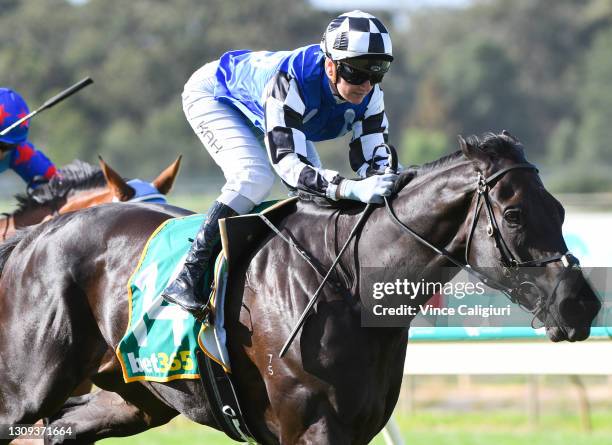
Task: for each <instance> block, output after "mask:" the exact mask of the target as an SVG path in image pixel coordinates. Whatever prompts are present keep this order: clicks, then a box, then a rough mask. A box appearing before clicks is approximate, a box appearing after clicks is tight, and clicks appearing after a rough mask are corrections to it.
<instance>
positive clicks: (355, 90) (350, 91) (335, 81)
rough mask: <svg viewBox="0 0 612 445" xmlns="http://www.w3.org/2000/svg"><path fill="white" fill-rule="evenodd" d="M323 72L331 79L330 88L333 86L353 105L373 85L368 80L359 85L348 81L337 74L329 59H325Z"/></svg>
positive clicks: (361, 98)
mask: <svg viewBox="0 0 612 445" xmlns="http://www.w3.org/2000/svg"><path fill="white" fill-rule="evenodd" d="M325 73H326V74H327V77H328V78H329V79H330V81H331V85H332V88H335V89H336V92H337V93H338V94H339V95H340V96H341V97H342V98H343V99H344V100H346V101H347V102H350V103H352V104H353V105H359V104H360V103H361V102H363V100H364V99H365V98H366V96H367V95H368V94H370V91H372V88H373V85H372V84H371V83H370V81H369V80H366V81H365V82H363V83H361V84H359V85H353V84H351V83H348V82H347V81H346V80H344V79H343V78H342V77H341V76H338V72H337V68H336V64H335V63H334V62H333V61H332V60H331V59H325Z"/></svg>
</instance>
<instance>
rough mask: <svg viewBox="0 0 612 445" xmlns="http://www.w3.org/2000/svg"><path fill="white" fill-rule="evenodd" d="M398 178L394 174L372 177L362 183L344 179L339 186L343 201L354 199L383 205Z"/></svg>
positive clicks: (339, 193) (339, 194)
mask: <svg viewBox="0 0 612 445" xmlns="http://www.w3.org/2000/svg"><path fill="white" fill-rule="evenodd" d="M397 178H398V176H397V175H395V174H392V173H386V174H384V175H375V176H370V177H369V178H366V179H363V180H361V181H353V180H350V179H343V180H342V182H341V183H340V185H339V186H338V196H339V197H340V198H341V199H352V200H353V201H361V202H365V203H374V204H381V203H382V202H383V196H389V195H390V194H391V191H392V190H393V184H395V181H397Z"/></svg>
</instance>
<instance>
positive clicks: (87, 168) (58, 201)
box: [0, 156, 181, 240]
mask: <svg viewBox="0 0 612 445" xmlns="http://www.w3.org/2000/svg"><path fill="white" fill-rule="evenodd" d="M180 163H181V156H179V157H178V158H177V159H176V160H175V161H174V162H173V163H172V164H170V166H168V167H167V168H166V169H165V170H164V171H162V172H161V173H160V174H159V175H158V176H157V178H155V179H154V180H153V182H151V183H150V186H151V189H156V190H157V191H158V192H159V194H161V195H166V194H167V193H168V192H169V191H170V189H171V188H172V185H173V184H174V180H175V179H176V176H177V175H178V172H179V169H180ZM158 196H159V195H158ZM136 197H137V194H136V190H135V189H134V188H133V187H132V186H131V185H130V184H128V181H125V180H124V179H123V178H122V177H121V176H120V175H119V174H117V173H116V172H115V171H114V170H113V169H112V168H111V167H109V166H108V165H107V164H106V163H105V162H104V161H103V160H102V159H100V168H98V167H95V166H93V165H90V164H88V163H86V162H83V161H79V160H75V161H73V162H71V163H70V164H68V165H66V166H64V168H62V169H61V174H60V175H58V176H56V177H54V178H52V179H51V181H49V182H48V183H46V184H43V185H41V186H39V187H37V188H36V189H35V190H33V191H29V192H28V193H27V194H19V195H16V197H15V198H16V199H17V202H18V207H17V210H15V211H14V212H13V213H12V214H8V215H7V216H6V217H5V218H1V219H0V240H5V239H7V238H10V237H11V236H12V235H13V234H14V232H15V230H16V229H19V228H22V227H26V226H30V225H33V224H38V223H40V222H42V221H45V220H48V219H51V218H53V217H55V216H57V215H61V214H63V213H66V212H71V211H75V210H80V209H84V208H87V207H92V206H95V205H99V204H103V203H106V202H113V201H119V202H126V201H130V200H133V199H134V198H136Z"/></svg>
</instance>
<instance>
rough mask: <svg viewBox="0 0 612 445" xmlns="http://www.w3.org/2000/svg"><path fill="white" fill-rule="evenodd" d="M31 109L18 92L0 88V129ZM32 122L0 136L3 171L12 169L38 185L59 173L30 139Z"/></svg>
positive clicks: (1, 170)
mask: <svg viewBox="0 0 612 445" xmlns="http://www.w3.org/2000/svg"><path fill="white" fill-rule="evenodd" d="M29 112H30V110H28V105H27V104H26V103H25V101H24V100H23V98H22V97H21V96H20V95H19V94H17V93H16V92H15V91H13V90H10V89H8V88H0V131H2V130H3V129H4V128H6V127H8V126H10V125H11V124H13V123H14V122H15V121H17V120H19V119H20V118H22V117H23V116H26V115H27V114H28V113H29ZM29 130H30V122H29V121H25V122H23V123H22V124H21V125H19V126H18V127H16V128H14V129H13V130H11V131H10V132H9V133H8V134H6V135H4V136H0V173H2V172H3V171H5V170H8V169H9V168H12V169H13V170H14V171H15V172H16V173H17V174H18V175H19V176H21V178H22V179H23V180H24V181H25V182H26V183H27V184H28V187H30V188H36V187H37V186H39V185H40V184H42V183H44V182H47V181H49V179H51V178H52V177H53V176H55V175H56V174H57V169H56V168H55V165H53V163H52V162H51V161H50V160H49V159H48V158H47V157H46V156H45V155H44V154H43V153H42V152H41V151H38V150H36V148H34V145H33V144H32V143H30V142H29V141H28V131H29Z"/></svg>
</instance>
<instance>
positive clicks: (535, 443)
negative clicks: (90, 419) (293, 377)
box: [101, 410, 612, 445]
mask: <svg viewBox="0 0 612 445" xmlns="http://www.w3.org/2000/svg"><path fill="white" fill-rule="evenodd" d="M395 418H396V420H397V422H398V424H399V427H400V430H401V431H402V435H403V437H404V440H405V442H406V445H518V444H521V445H523V444H529V445H609V444H610V443H612V422H611V420H612V411H603V410H602V411H597V412H594V413H593V415H592V422H593V432H591V433H586V432H583V431H581V429H580V419H579V418H578V416H577V414H575V413H573V412H557V413H543V414H542V416H541V418H540V420H539V423H538V425H537V426H535V427H532V426H531V425H530V423H529V419H528V418H527V416H526V414H524V413H520V412H516V411H495V412H466V413H461V412H448V411H439V412H438V411H427V412H420V413H417V414H414V415H397V416H396V417H395ZM190 442H193V443H195V442H197V443H202V444H206V445H229V444H231V443H235V442H232V441H231V440H229V439H227V438H225V437H224V436H223V434H222V433H219V432H217V431H214V430H212V429H210V428H207V427H202V426H199V425H196V424H194V423H192V422H189V421H188V420H186V419H184V418H178V419H176V420H174V421H173V422H171V423H170V424H168V425H166V426H163V427H160V428H156V429H153V430H151V431H148V432H146V433H143V434H140V435H138V436H134V437H130V438H121V439H107V440H103V441H101V443H103V444H105V445H113V444H117V445H119V444H122V445H132V444H133V445H156V444H160V445H162V444H163V445H174V444H177V445H178V444H185V443H190ZM372 444H374V445H383V444H384V440H383V439H382V437H380V435H379V436H378V437H377V438H376V439H375V440H374V441H373V442H372Z"/></svg>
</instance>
